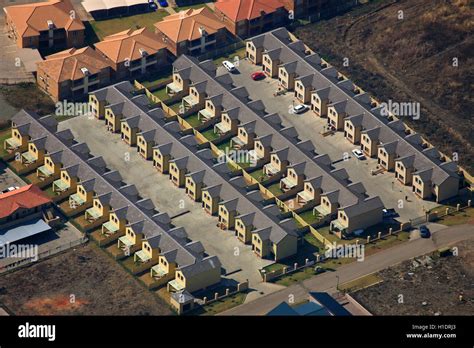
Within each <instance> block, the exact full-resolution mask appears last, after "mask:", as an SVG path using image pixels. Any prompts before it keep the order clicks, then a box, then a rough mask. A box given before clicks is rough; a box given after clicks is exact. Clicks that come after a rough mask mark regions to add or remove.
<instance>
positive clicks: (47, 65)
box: [36, 47, 112, 102]
mask: <svg viewBox="0 0 474 348" xmlns="http://www.w3.org/2000/svg"><path fill="white" fill-rule="evenodd" d="M36 65H37V67H38V69H37V73H36V82H37V84H38V86H39V87H40V88H41V89H42V90H43V91H45V92H46V93H47V94H48V95H49V96H50V97H51V98H52V99H53V100H54V101H56V102H57V101H59V100H63V99H69V100H80V99H84V97H86V96H87V95H88V93H89V92H91V91H93V90H95V89H98V88H101V87H104V86H106V85H108V84H110V81H111V69H112V62H111V61H110V60H109V59H108V58H106V57H104V56H102V55H101V54H100V53H98V52H97V51H95V50H94V49H93V48H91V47H84V48H80V49H76V48H71V49H68V50H66V51H62V52H59V53H56V54H53V55H50V56H47V57H46V58H45V60H44V61H41V62H38V63H36Z"/></svg>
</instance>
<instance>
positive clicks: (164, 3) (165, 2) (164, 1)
mask: <svg viewBox="0 0 474 348" xmlns="http://www.w3.org/2000/svg"><path fill="white" fill-rule="evenodd" d="M158 3H159V4H160V6H161V7H168V2H167V1H166V0H158Z"/></svg>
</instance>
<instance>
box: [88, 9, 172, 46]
mask: <svg viewBox="0 0 474 348" xmlns="http://www.w3.org/2000/svg"><path fill="white" fill-rule="evenodd" d="M166 16H168V12H166V11H165V10H162V9H159V10H157V11H154V12H147V13H142V14H137V15H134V16H128V17H119V18H112V19H105V20H101V21H90V22H89V23H90V25H91V27H92V29H93V30H94V32H95V34H96V35H97V37H98V38H99V39H100V40H102V39H103V38H104V37H105V36H108V35H112V34H115V33H118V32H121V31H124V30H127V29H130V28H132V27H136V26H140V27H141V28H143V27H147V28H148V29H150V30H152V31H155V27H154V26H153V24H155V23H156V22H159V21H161V20H162V19H163V18H164V17H166Z"/></svg>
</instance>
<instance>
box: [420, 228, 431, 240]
mask: <svg viewBox="0 0 474 348" xmlns="http://www.w3.org/2000/svg"><path fill="white" fill-rule="evenodd" d="M418 230H419V231H420V237H421V238H430V237H431V232H430V229H429V228H428V227H426V226H425V225H421V226H420V227H419V228H418Z"/></svg>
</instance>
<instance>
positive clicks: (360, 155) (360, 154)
mask: <svg viewBox="0 0 474 348" xmlns="http://www.w3.org/2000/svg"><path fill="white" fill-rule="evenodd" d="M352 153H353V154H354V156H355V157H356V158H357V159H358V160H363V159H365V155H364V153H363V152H362V150H359V149H354V150H352Z"/></svg>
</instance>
